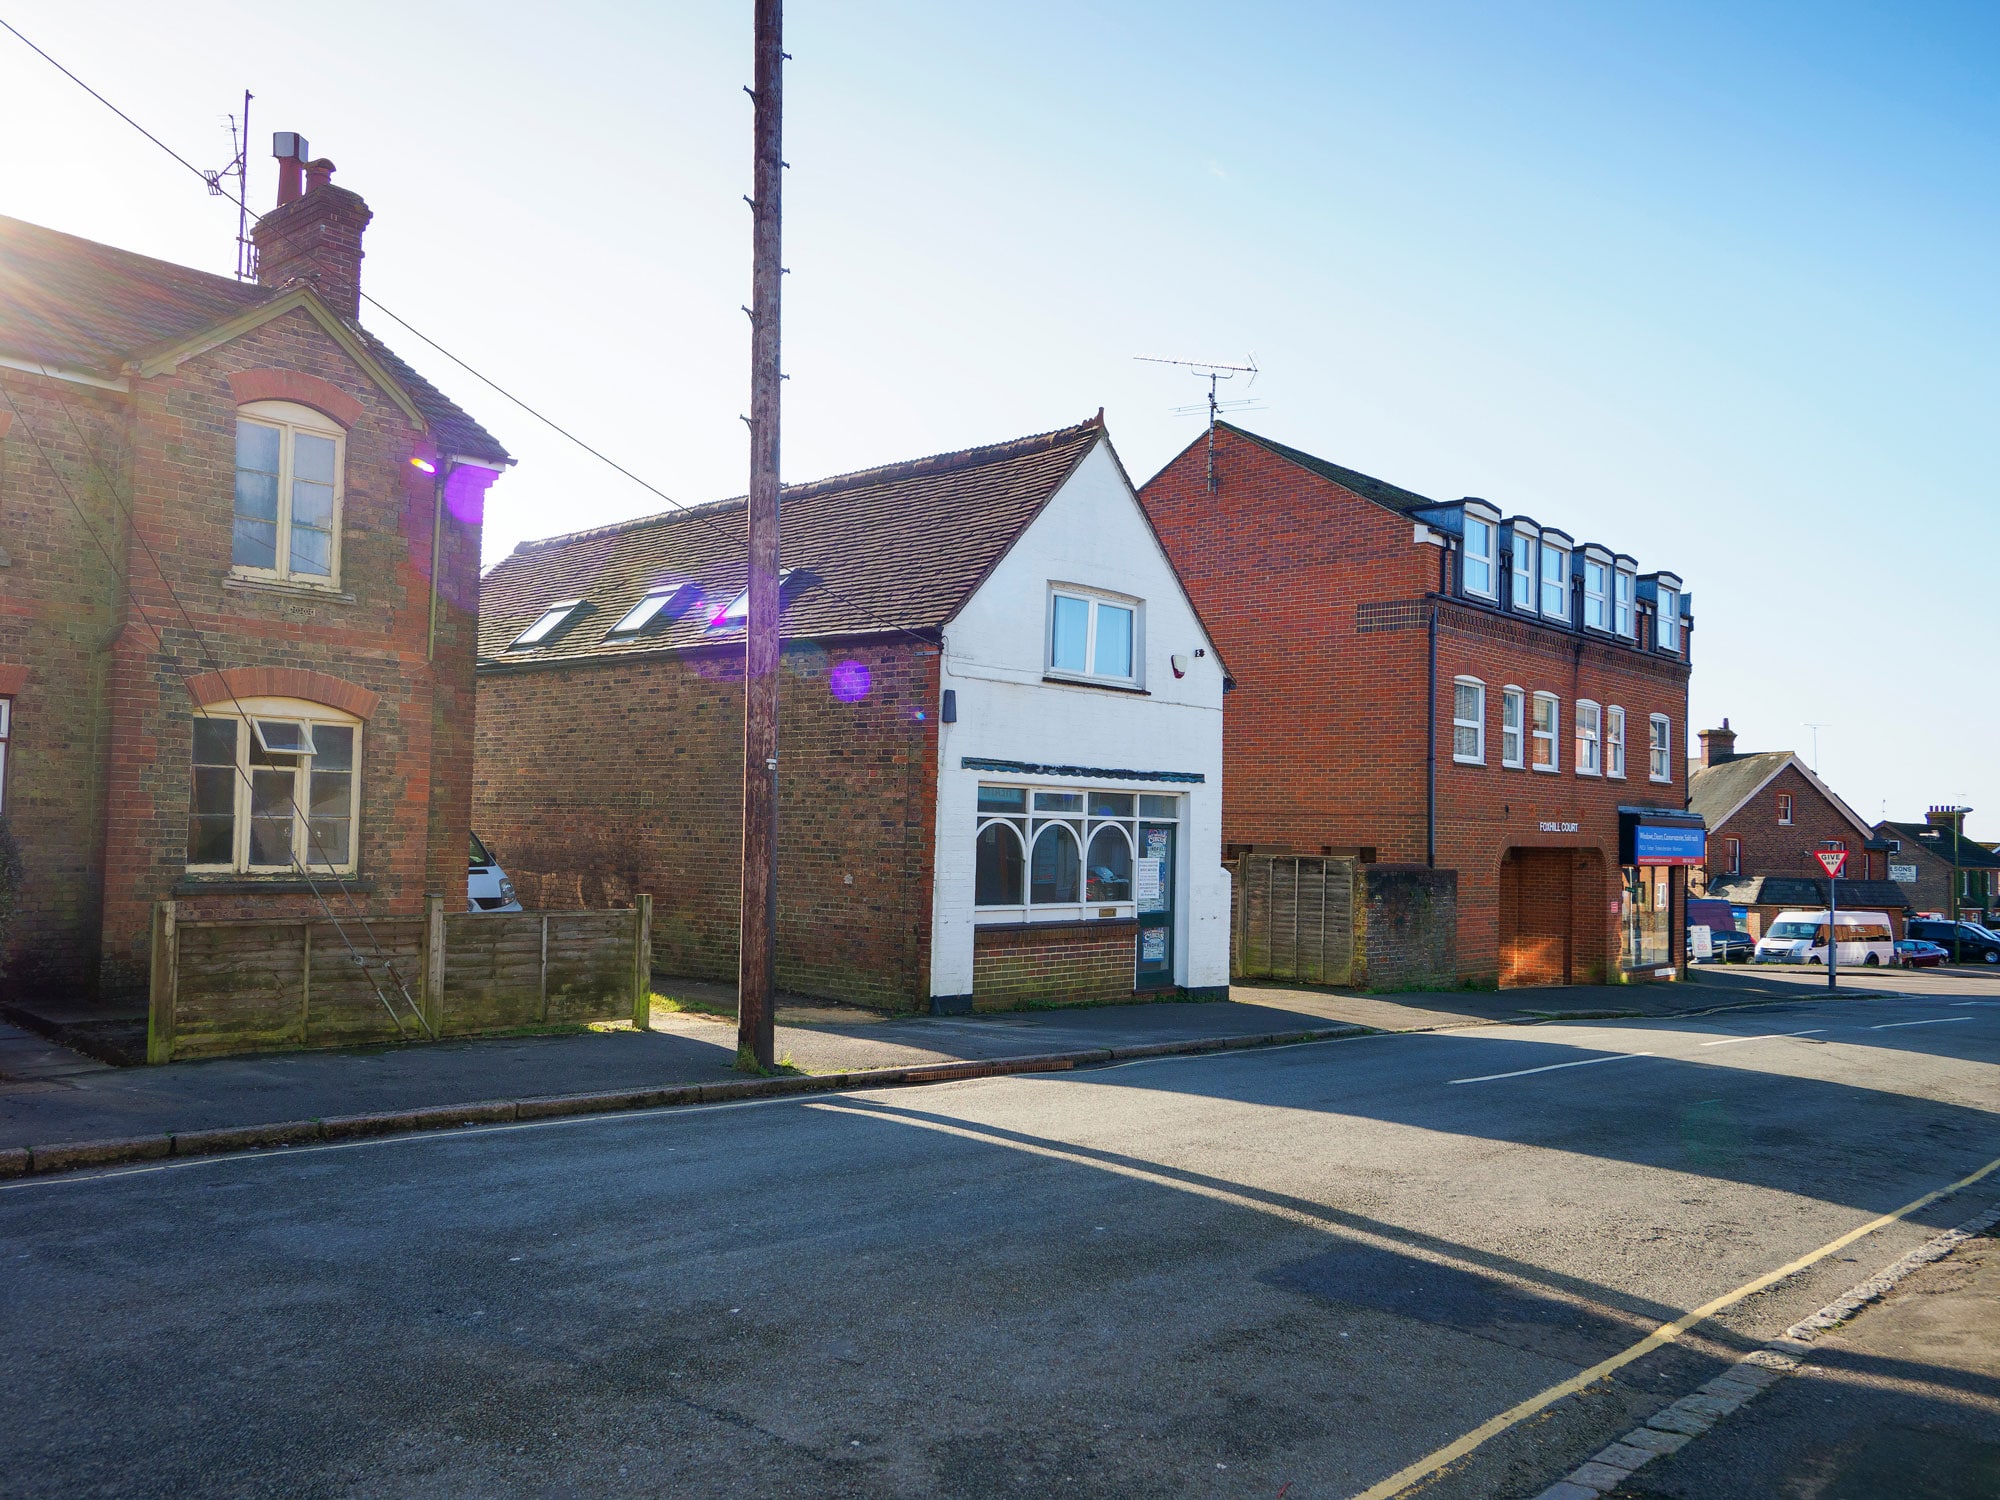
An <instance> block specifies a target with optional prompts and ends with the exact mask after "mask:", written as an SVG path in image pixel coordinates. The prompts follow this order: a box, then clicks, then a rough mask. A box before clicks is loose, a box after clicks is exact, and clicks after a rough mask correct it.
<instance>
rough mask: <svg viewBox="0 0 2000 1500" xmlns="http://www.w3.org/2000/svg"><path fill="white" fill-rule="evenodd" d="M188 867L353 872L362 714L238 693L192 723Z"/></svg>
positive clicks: (199, 869)
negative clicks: (236, 699) (238, 697)
mask: <svg viewBox="0 0 2000 1500" xmlns="http://www.w3.org/2000/svg"><path fill="white" fill-rule="evenodd" d="M193 736H194V744H193V784H192V787H191V789H190V795H189V802H188V828H187V868H188V869H189V870H190V871H196V872H205V873H223V872H236V873H241V874H259V875H266V874H271V875H275V874H282V873H286V872H301V871H303V872H306V873H308V874H317V873H327V874H335V875H342V874H351V873H352V872H353V870H354V868H355V828H356V824H357V819H358V817H359V811H360V805H361V802H360V799H361V785H360V780H361V778H360V770H361V721H360V720H358V719H356V718H354V717H353V716H352V715H349V714H345V713H342V712H341V711H340V710H339V709H336V708H329V707H327V706H326V705H325V704H320V703H305V702H297V701H294V700H291V699H285V698H246V699H243V700H241V701H239V702H231V703H228V704H226V705H225V704H215V705H213V706H211V707H210V708H208V709H206V710H204V711H202V712H201V713H199V714H198V715H197V716H196V718H195V720H194V729H193Z"/></svg>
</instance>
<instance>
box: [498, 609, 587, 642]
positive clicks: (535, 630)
mask: <svg viewBox="0 0 2000 1500" xmlns="http://www.w3.org/2000/svg"><path fill="white" fill-rule="evenodd" d="M581 608H583V601H582V600H581V599H558V600H557V601H556V602H555V603H554V604H551V605H549V606H547V607H546V608H545V609H543V611H542V612H541V613H540V614H538V615H536V616H535V618H534V620H533V621H532V622H530V624H529V626H528V628H527V629H526V630H524V631H522V632H521V633H520V634H519V635H517V636H515V637H514V639H513V640H511V641H509V642H508V643H507V649H508V650H509V651H532V650H533V649H534V648H535V647H537V646H539V645H541V644H542V643H543V642H545V641H547V640H548V638H549V637H550V636H552V635H554V634H555V633H556V632H557V631H558V630H561V629H562V628H563V626H565V625H567V624H569V622H570V618H571V616H573V615H574V614H575V613H576V612H577V611H578V610H579V609H581Z"/></svg>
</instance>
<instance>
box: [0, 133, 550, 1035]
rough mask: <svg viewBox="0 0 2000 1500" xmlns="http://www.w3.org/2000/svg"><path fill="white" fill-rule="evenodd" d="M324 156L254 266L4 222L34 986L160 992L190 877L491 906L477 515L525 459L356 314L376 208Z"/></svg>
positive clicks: (23, 985) (1, 577) (5, 408)
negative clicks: (483, 851)
mask: <svg viewBox="0 0 2000 1500" xmlns="http://www.w3.org/2000/svg"><path fill="white" fill-rule="evenodd" d="M301 145H302V143H301ZM300 155H303V151H302V150H301V151H296V152H295V153H294V157H293V159H291V160H288V161H285V162H283V163H282V164H281V183H280V190H279V201H278V205H277V207H276V208H275V209H274V210H273V211H271V212H270V213H267V214H265V215H264V216H263V217H262V218H261V219H260V220H259V221H258V224H257V226H256V231H255V234H256V245H257V251H258V281H257V282H256V283H254V284H246V283H241V282H238V281H235V280H232V279H230V278H229V277H226V276H214V275H210V274H208V273H206V272H203V271H197V270H192V269H189V268H187V267H185V266H177V265H170V264H167V263H166V262H163V261H158V260H152V259H149V258H147V257H146V256H143V255H135V254H132V253H131V252H129V251H125V250H119V249H114V248H112V247H110V246H108V245H101V244H95V243H92V242H91V241H88V240H82V239H77V238H75V237H73V236H70V235H67V234H61V233H58V232H57V231H55V230H52V229H44V228H41V227H38V226H36V225H33V224H26V223H22V222H20V221H19V220H15V219H7V218H0V731H4V734H5V737H6V738H5V747H4V752H0V753H4V756H5V759H4V761H0V777H4V780H0V816H4V817H5V819H6V821H7V823H8V824H9V825H10V827H11V828H12V831H13V834H14V836H15V838H16V840H17V841H18V842H19V844H20V846H21V849H22V853H23V855H24V858H25V862H26V866H27V875H26V883H25V888H24V890H23V892H22V900H21V910H20V912H19V914H18V918H17V921H16V923H15V926H14V931H13V934H12V938H11V942H10V948H9V951H8V952H7V953H5V954H4V955H0V957H4V960H5V962H4V977H0V985H4V986H5V987H6V992H7V993H8V995H9V996H10V997H11V998H14V999H30V998H34V997H36V996H38V995H41V994H45V993H52V994H60V995H63V996H68V997H76V996H84V995H89V994H90V993H92V992H93V991H96V992H98V993H100V994H102V995H104V996H106V997H114V996H117V995H119V994H122V993H126V992H131V991H134V990H137V989H141V988H143V986H144V983H145V979H146V974H147V968H148V934H149V930H150V925H151V922H152V916H153V907H154V903H155V902H157V901H160V900H163V899H170V898H171V899H175V900H177V901H180V902H183V903H186V910H187V911H188V912H189V913H190V914H191V915H196V916H233V915H245V916H247V915H285V914H289V913H292V912H296V911H300V910H305V909H311V908H313V907H314V906H315V905H316V903H317V901H318V899H319V898H318V897H316V896H315V895H314V894H313V893H312V890H311V887H312V886H314V885H317V886H318V887H319V888H320V889H321V891H322V892H323V893H324V894H325V897H326V899H327V900H329V901H331V902H332V903H333V905H334V907H335V909H336V910H337V911H338V912H339V913H340V914H341V915H342V916H343V917H344V918H346V919H348V920H350V921H351V920H353V918H354V916H355V915H357V914H368V913H374V914H388V913H406V914H407V913H416V912H420V911H421V910H422V898H423V896H424V894H425V893H426V892H430V891H436V892H444V893H448V894H449V893H455V894H456V895H457V897H458V899H459V900H463V899H464V891H465V882H466V830H467V825H468V809H469V807H470V803H471V794H472V714H473V651H474V632H475V629H476V624H477V618H476V611H477V607H478V589H479V534H480V514H481V509H482V506H483V497H484V493H485V490H486V487H487V485H488V484H489V483H490V482H491V481H492V480H493V478H494V477H495V476H496V475H497V473H498V472H499V471H500V469H501V468H502V467H504V466H505V465H507V464H508V463H510V462H511V460H510V459H509V458H508V456H507V453H506V451H505V450H504V449H503V448H501V446H500V445H499V444H498V443H497V442H495V441H494V439H493V438H492V437H491V436H490V435H488V434H487V433H486V432H485V431H484V430H483V429H481V428H480V426H479V425H478V424H477V423H476V422H474V421H473V420H472V419H471V418H470V417H469V416H467V415H466V414H465V413H464V412H462V411H461V410H459V408H457V407H456V406H454V405H453V404H452V403H451V402H450V401H448V400H447V399H446V398H445V397H444V396H443V395H441V394H440V393H439V392H438V391H437V390H436V389H434V388H433V387H432V386H430V385H429V384H427V383H426V382H425V381H424V380H423V379H422V378H421V377H420V376H419V375H417V374H416V372H415V371H413V370H412V369H411V368H410V367H409V366H408V365H406V364H405V363H403V361H402V360H401V359H399V358H398V357H397V356H396V355H395V354H394V353H393V352H391V351H390V350H389V349H388V348H387V347H386V346H384V345H383V344H382V343H381V342H380V341H379V340H378V339H376V338H375V337H374V335H372V334H371V333H369V332H368V331H367V330H366V329H365V328H363V327H362V326H361V324H360V322H359V321H358V317H359V298H360V291H359V286H360V266H361V236H362V231H363V230H364V229H365V227H366V225H367V223H368V219H369V217H370V215H369V210H368V207H367V205H366V204H365V203H363V202H362V200H361V199H360V198H359V197H358V196H357V195H355V194H354V193H352V192H349V191H347V190H346V189H344V188H339V187H335V186H333V185H332V182H331V181H330V178H331V176H332V171H333V165H332V163H331V162H326V161H315V162H312V163H310V164H306V163H304V162H302V161H300V160H298V159H297V157H298V156H300Z"/></svg>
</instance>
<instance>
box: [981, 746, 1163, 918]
mask: <svg viewBox="0 0 2000 1500" xmlns="http://www.w3.org/2000/svg"><path fill="white" fill-rule="evenodd" d="M993 788H1005V789H1007V790H1010V791H1012V790H1019V791H1022V792H1023V793H1025V795H1024V797H1023V798H1022V811H1021V812H1019V813H1012V812H995V811H990V810H987V811H978V810H977V809H978V800H977V797H978V792H975V793H974V802H973V806H974V808H975V810H976V811H975V815H974V818H973V835H972V837H973V858H972V882H973V883H972V889H971V892H970V900H971V903H972V919H973V921H974V923H975V924H978V925H982V926H1004V925H1006V924H1009V923H1021V922H1066V921H1075V922H1085V921H1108V920H1115V919H1117V918H1120V917H1133V916H1136V915H1138V914H1139V902H1138V895H1139V892H1138V888H1137V887H1138V877H1139V858H1140V855H1139V850H1140V847H1141V846H1140V841H1139V827H1140V825H1141V824H1145V823H1171V824H1174V825H1175V826H1176V828H1181V827H1184V826H1185V825H1186V823H1187V819H1188V812H1187V802H1188V799H1187V797H1186V795H1185V794H1184V793H1182V792H1178V791H1174V792H1167V791H1158V790H1148V789H1146V788H1144V787H1142V786H1118V787H1107V786H1088V785H1078V784H1069V785H1063V784H1059V783H1055V782H1047V781H1035V782H1028V781H1013V780H1007V781H998V780H995V781H981V782H980V783H979V787H978V790H979V791H985V790H988V789H993ZM1038 792H1041V793H1047V792H1059V793H1073V794H1077V795H1079V796H1081V798H1082V809H1083V810H1082V811H1081V812H1066V811H1052V810H1048V809H1043V808H1038V807H1037V806H1036V805H1035V796H1036V793H1038ZM1106 794H1109V795H1113V796H1120V797H1130V798H1131V799H1132V813H1131V815H1130V816H1126V815H1123V814H1113V813H1093V812H1091V811H1090V808H1091V799H1092V798H1093V797H1096V796H1100V795H1106ZM1148 797H1151V798H1156V799H1161V800H1164V801H1166V802H1168V803H1170V804H1171V805H1172V807H1173V809H1174V810H1173V812H1172V814H1171V815H1169V814H1164V813H1159V812H1157V811H1155V812H1152V813H1148V812H1146V811H1144V808H1145V806H1146V804H1145V802H1144V801H1143V800H1142V799H1144V798H1148ZM992 823H1004V824H1006V825H1007V826H1008V828H1009V830H1010V831H1011V833H1012V835H1013V837H1014V838H1015V840H1016V842H1017V843H1018V845H1019V847H1020V850H1021V900H1020V902H1019V903H1018V904H1006V905H991V906H982V905H980V904H979V894H978V863H979V860H978V840H979V838H980V836H981V835H982V834H984V833H985V832H986V829H987V826H988V825H989V824H992ZM1051 824H1061V825H1063V826H1065V827H1067V828H1068V829H1069V832H1070V834H1071V835H1072V836H1073V837H1074V838H1075V840H1076V843H1077V857H1078V861H1079V863H1080V864H1081V865H1082V869H1081V870H1080V872H1079V875H1078V880H1079V882H1080V885H1079V889H1078V892H1077V894H1078V897H1079V899H1078V900H1076V901H1062V902H1051V901H1041V902H1038V901H1036V900H1035V899H1034V878H1035V872H1034V859H1035V840H1036V839H1037V838H1038V837H1040V835H1041V833H1042V830H1043V829H1044V828H1046V827H1048V826H1049V825H1051ZM1106 828H1115V829H1117V830H1118V831H1119V832H1120V834H1121V835H1122V836H1123V837H1124V839H1125V842H1126V844H1127V846H1128V847H1129V849H1130V851H1131V855H1132V880H1133V891H1132V894H1131V895H1130V896H1129V897H1127V898H1126V899H1125V900H1123V901H1118V900H1099V901H1092V900H1090V899H1089V895H1090V849H1091V846H1092V845H1093V844H1094V843H1096V841H1097V836H1098V835H1099V834H1100V833H1101V832H1102V831H1103V830H1104V829H1106ZM1175 858H1176V859H1178V858H1179V847H1178V843H1177V844H1176V846H1175ZM1165 875H1166V878H1167V879H1168V880H1169V881H1174V880H1177V879H1178V878H1179V877H1178V876H1177V875H1176V873H1175V872H1174V871H1172V870H1168V871H1166V872H1165ZM1176 941H1178V939H1176Z"/></svg>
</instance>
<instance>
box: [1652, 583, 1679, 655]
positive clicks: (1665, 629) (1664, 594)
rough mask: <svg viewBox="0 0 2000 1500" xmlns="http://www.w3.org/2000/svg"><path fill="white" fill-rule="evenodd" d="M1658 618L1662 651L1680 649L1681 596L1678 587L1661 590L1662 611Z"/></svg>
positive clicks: (1658, 631)
mask: <svg viewBox="0 0 2000 1500" xmlns="http://www.w3.org/2000/svg"><path fill="white" fill-rule="evenodd" d="M1657 618H1658V621H1659V625H1658V627H1657V634H1658V636H1659V643H1660V649H1661V650H1662V651H1679V650H1680V649H1681V596H1680V591H1679V590H1678V589H1669V588H1663V589H1661V590H1660V612H1659V615H1658V616H1657Z"/></svg>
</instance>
